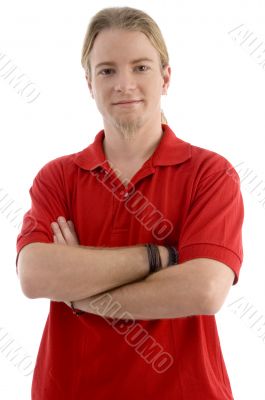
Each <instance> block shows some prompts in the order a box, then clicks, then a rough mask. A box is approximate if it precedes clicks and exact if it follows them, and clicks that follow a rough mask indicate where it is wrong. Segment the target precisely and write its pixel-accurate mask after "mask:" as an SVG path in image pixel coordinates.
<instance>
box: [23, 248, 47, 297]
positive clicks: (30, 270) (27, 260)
mask: <svg viewBox="0 0 265 400" xmlns="http://www.w3.org/2000/svg"><path fill="white" fill-rule="evenodd" d="M38 244H39V243H30V244H28V245H26V246H24V247H23V248H22V249H21V251H20V253H19V256H18V261H17V271H18V279H19V281H20V286H21V290H22V292H23V294H24V295H25V296H26V297H28V298H29V299H36V298H39V297H41V296H40V295H39V294H38V290H37V285H36V281H37V277H36V270H37V265H36V257H35V250H36V247H37V245H38ZM34 259H35V262H34Z"/></svg>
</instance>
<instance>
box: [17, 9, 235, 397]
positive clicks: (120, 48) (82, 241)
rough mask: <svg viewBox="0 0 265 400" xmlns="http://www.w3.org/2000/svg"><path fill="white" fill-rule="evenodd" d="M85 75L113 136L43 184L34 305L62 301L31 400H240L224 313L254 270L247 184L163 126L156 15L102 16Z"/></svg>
mask: <svg viewBox="0 0 265 400" xmlns="http://www.w3.org/2000/svg"><path fill="white" fill-rule="evenodd" d="M82 65H83V67H84V69H85V71H86V80H87V83H88V88H89V90H90V93H91V96H92V98H93V99H94V100H95V101H96V104H97V107H98V109H99V111H100V113H101V115H102V118H103V124H104V129H103V130H101V131H100V132H99V133H98V134H97V135H96V137H95V140H94V142H93V143H92V144H91V145H89V146H88V147H87V148H86V149H84V150H82V151H80V152H79V153H75V154H71V155H67V156H62V157H59V158H57V159H55V160H52V161H50V162H49V163H47V164H46V165H45V166H44V167H43V168H42V169H41V170H40V171H39V173H38V174H37V176H36V177H35V179H34V182H33V185H32V187H31V189H30V194H31V198H32V206H31V209H30V210H29V211H28V212H27V213H26V215H25V217H24V224H23V227H22V231H21V234H20V235H19V237H18V241H17V252H18V256H17V268H18V275H19V278H20V282H21V287H22V290H23V292H24V294H25V295H26V296H28V297H29V298H40V297H44V298H48V299H50V300H51V303H50V312H49V316H48V319H47V322H46V326H45V329H44V333H43V337H42V340H41V344H40V349H39V353H38V358H37V363H36V367H35V371H34V377H33V384H32V398H33V399H35V400H44V399H45V400H47V399H49V400H53V399H56V400H59V399H64V400H67V399H78V400H85V399H86V400H87V399H97V400H103V399H104V400H105V399H113V400H114V399H115V400H119V399H124V398H125V397H126V398H127V399H134V398H135V397H136V398H138V400H147V399H152V400H161V399H162V398H165V399H167V400H173V399H185V400H186V399H193V400H197V399H207V400H217V399H218V400H227V399H233V396H232V391H231V387H230V383H229V378H228V375H227V371H226V368H225V364H224V360H223V357H222V352H221V348H220V343H219V338H218V332H217V328H216V321H215V316H214V314H215V313H217V312H218V310H220V308H221V306H222V304H223V302H224V300H225V298H226V296H227V294H228V291H229V289H230V287H231V285H232V284H236V283H237V281H238V277H239V270H240V267H241V264H242V257H243V252H242V241H241V229H242V223H243V202H242V196H241V193H240V184H239V179H238V175H237V173H236V172H235V170H234V169H233V167H232V166H231V164H230V163H229V162H228V161H227V160H226V159H225V158H223V157H222V156H220V155H219V154H217V153H214V152H211V151H209V150H206V149H202V148H199V147H196V146H192V145H191V144H189V143H187V142H185V141H183V140H181V139H179V138H178V137H176V135H175V134H174V132H173V131H172V130H171V129H170V127H169V126H168V125H167V124H166V123H164V122H163V121H164V120H163V119H162V120H161V110H160V100H161V95H165V94H166V93H167V90H168V87H169V83H170V74H171V69H170V66H169V63H168V55H167V51H166V47H165V43H164V41H163V38H162V35H161V32H160V31H159V28H158V27H157V25H156V24H155V22H154V21H153V20H152V19H151V18H150V17H149V16H148V15H147V14H145V13H143V12H142V11H140V10H135V9H132V8H129V7H121V8H109V9H103V10H101V11H100V12H98V13H97V14H96V15H95V16H94V17H93V19H92V20H91V22H90V25H89V27H88V31H87V34H86V37H85V41H84V46H83V52H82ZM162 117H163V115H162ZM146 244H150V246H146ZM152 246H153V247H152ZM156 246H157V247H156ZM167 246H174V247H175V249H177V250H178V255H179V259H178V261H177V260H176V259H175V262H174V263H173V265H172V266H170V267H168V266H169V264H170V263H169V258H170V255H171V256H172V247H171V253H170V252H168V250H167V248H166V247H167ZM151 249H153V250H152V251H153V253H152V251H151ZM155 249H156V253H155ZM159 257H160V259H159ZM159 260H160V261H161V264H160V268H159V262H160V261H159ZM151 267H152V268H154V270H155V273H153V272H150V271H151ZM149 268H150V270H149ZM152 271H153V270H152Z"/></svg>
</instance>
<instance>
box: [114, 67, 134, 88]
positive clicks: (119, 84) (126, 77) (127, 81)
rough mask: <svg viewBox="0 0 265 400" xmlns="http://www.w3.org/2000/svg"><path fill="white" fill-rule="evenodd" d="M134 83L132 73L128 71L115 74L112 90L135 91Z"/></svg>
mask: <svg viewBox="0 0 265 400" xmlns="http://www.w3.org/2000/svg"><path fill="white" fill-rule="evenodd" d="M135 87H136V82H135V77H134V76H133V73H132V72H130V71H128V70H123V71H118V72H116V77H115V83H114V89H115V90H116V91H119V92H121V91H122V92H126V91H128V90H132V89H135Z"/></svg>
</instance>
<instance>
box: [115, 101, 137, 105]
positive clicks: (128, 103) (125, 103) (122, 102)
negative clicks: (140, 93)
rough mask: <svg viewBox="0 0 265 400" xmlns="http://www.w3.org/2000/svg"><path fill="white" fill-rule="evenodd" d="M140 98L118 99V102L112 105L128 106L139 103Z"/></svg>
mask: <svg viewBox="0 0 265 400" xmlns="http://www.w3.org/2000/svg"><path fill="white" fill-rule="evenodd" d="M141 102H142V100H123V101H120V102H119V103H113V105H114V106H130V105H134V104H138V103H141Z"/></svg>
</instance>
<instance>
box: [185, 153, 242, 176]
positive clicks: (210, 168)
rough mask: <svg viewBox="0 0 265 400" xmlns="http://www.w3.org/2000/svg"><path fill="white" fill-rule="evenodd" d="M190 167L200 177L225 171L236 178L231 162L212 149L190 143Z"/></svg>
mask: <svg viewBox="0 0 265 400" xmlns="http://www.w3.org/2000/svg"><path fill="white" fill-rule="evenodd" d="M190 168H191V169H192V171H193V173H194V175H196V176H197V177H199V178H200V179H203V178H206V177H209V176H211V175H214V174H222V173H226V174H227V175H230V176H231V175H233V176H234V177H235V178H236V180H237V179H238V175H237V172H236V170H235V168H234V167H233V165H232V164H231V162H230V161H229V160H228V159H227V158H226V157H224V156H223V155H222V154H219V153H217V152H215V151H213V150H209V149H206V148H203V147H199V146H195V145H191V158H190Z"/></svg>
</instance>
